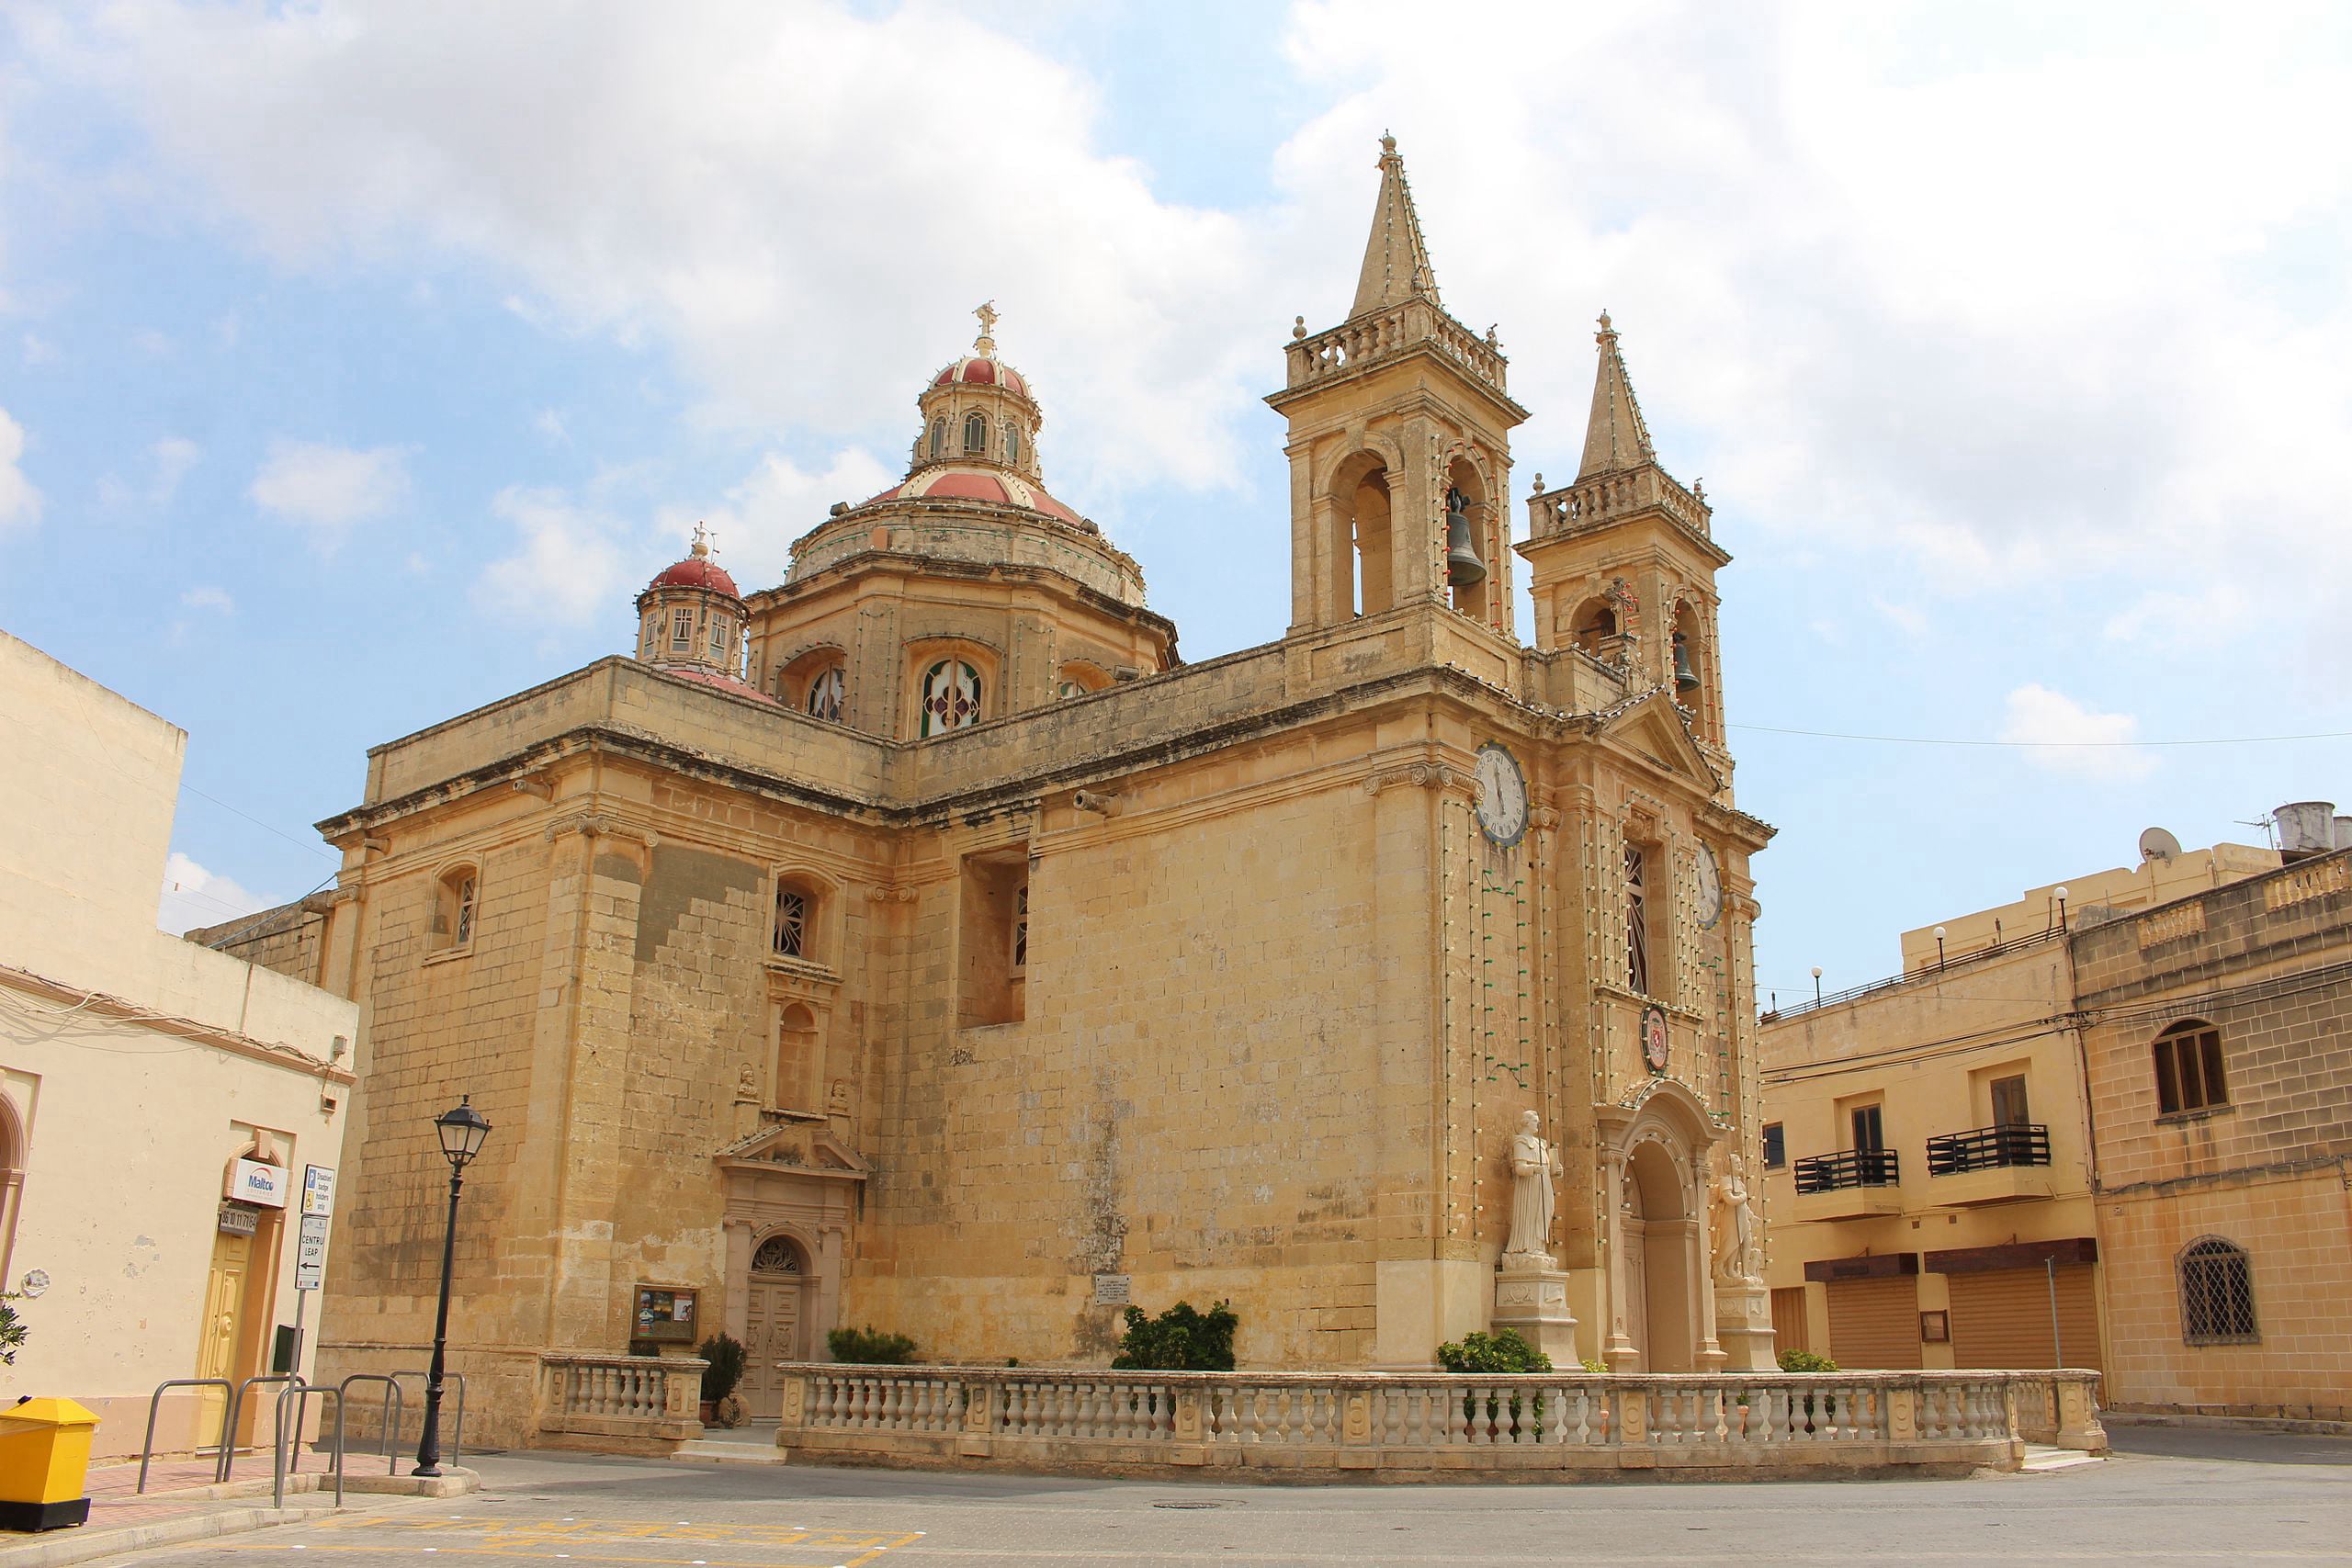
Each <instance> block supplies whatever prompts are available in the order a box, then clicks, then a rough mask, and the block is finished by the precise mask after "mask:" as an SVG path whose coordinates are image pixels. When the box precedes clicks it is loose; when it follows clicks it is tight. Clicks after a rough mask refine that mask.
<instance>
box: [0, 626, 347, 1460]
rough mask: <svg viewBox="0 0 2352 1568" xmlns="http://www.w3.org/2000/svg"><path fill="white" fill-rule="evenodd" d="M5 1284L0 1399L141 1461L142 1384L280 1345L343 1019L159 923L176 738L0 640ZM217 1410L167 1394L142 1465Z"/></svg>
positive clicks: (338, 1113) (335, 1090)
mask: <svg viewBox="0 0 2352 1568" xmlns="http://www.w3.org/2000/svg"><path fill="white" fill-rule="evenodd" d="M0 735H5V737H6V740H5V744H0V1280H5V1281H6V1289H7V1290H9V1291H11V1292H16V1293H17V1296H18V1297H19V1298H20V1299H18V1300H17V1301H16V1302H15V1303H12V1304H13V1305H14V1306H15V1308H16V1310H17V1314H18V1316H19V1318H20V1319H21V1320H22V1321H23V1322H24V1324H25V1325H26V1327H27V1330H28V1334H27V1338H26V1341H25V1344H24V1346H23V1348H21V1349H19V1350H18V1351H17V1358H16V1363H15V1365H14V1366H13V1367H10V1368H8V1369H7V1371H6V1387H7V1388H8V1389H9V1390H10V1391H11V1392H13V1393H23V1394H62V1395H67V1396H70V1397H72V1398H74V1399H77V1400H79V1401H80V1402H81V1403H82V1404H85V1405H87V1406H89V1407H90V1408H91V1409H92V1410H94V1411H96V1413H97V1414H98V1415H99V1416H100V1417H101V1422H100V1425H99V1427H98V1431H97V1436H96V1451H97V1452H99V1453H100V1454H108V1453H135V1452H137V1451H138V1450H139V1446H140V1441H141V1430H142V1427H143V1426H144V1423H145V1421H146V1417H147V1405H148V1399H149V1395H150V1393H152V1392H153V1390H154V1388H155V1386H156V1385H157V1384H158V1383H161V1382H165V1381H166V1380H170V1379H179V1378H192V1377H207V1378H225V1379H229V1380H232V1381H236V1380H242V1379H244V1378H247V1377H250V1376H253V1375H254V1374H255V1373H257V1372H265V1371H268V1370H269V1368H270V1366H271V1365H272V1363H273V1361H274V1360H277V1359H280V1358H282V1357H285V1356H288V1355H290V1354H291V1353H292V1345H291V1329H292V1327H293V1324H294V1319H295V1316H296V1312H295V1303H296V1291H295V1285H296V1279H297V1267H298V1258H297V1251H298V1247H297V1237H298V1235H299V1234H300V1224H301V1213H300V1210H301V1206H302V1193H303V1190H304V1186H303V1178H304V1174H305V1169H306V1168H308V1167H311V1166H315V1167H317V1168H320V1169H322V1170H324V1171H329V1172H332V1171H333V1170H334V1168H335V1167H336V1166H337V1165H338V1164H339V1163H340V1161H339V1152H340V1150H341V1148H342V1145H343V1126H344V1108H345V1105H346V1104H347V1102H348V1097H349V1094H350V1090H351V1087H352V1075H351V1073H350V1071H349V1069H348V1066H347V1064H348V1062H349V1060H350V1053H349V1046H350V1043H351V1041H352V1040H353V1039H354V1037H355V1036H356V1033H357V1032H358V1009H357V1008H356V1007H355V1006H354V1005H353V1004H352V1003H350V1002H348V1001H345V1000H344V999H343V998H339V997H334V996H331V995H329V994H328V993H326V992H325V991H322V990H320V989H318V988H317V987H313V986H307V985H304V984H301V983H300V982H299V981H296V980H292V979H288V978H287V977H286V976H282V975H278V974H275V973H272V972H271V971H269V970H267V969H265V968H261V967H259V966H257V965H255V964H248V963H244V962H243V961H241V960H238V959H235V958H231V957H228V956H227V955H225V954H222V953H212V952H208V951H206V950H205V949H203V948H201V947H198V946H196V945H194V944H192V943H189V942H181V941H177V940H175V938H173V937H171V936H168V935H166V934H165V933H164V932H163V931H159V930H157V929H156V925H155V908H156V894H157V890H158V887H159V886H160V885H161V882H162V878H163V873H164V860H165V857H166V854H167V853H168V852H169V849H170V843H171V831H172V815H173V807H174V804H175V800H176V798H177V795H178V789H179V773H180V762H181V758H182V754H183V751H184V750H185V748H186V746H187V733H186V732H185V731H183V730H181V729H179V728H175V727H174V726H173V725H171V724H168V723H166V722H165V721H164V720H163V719H160V718H158V717H156V716H154V715H153V714H151V713H148V712H147V711H145V710H144V709H142V708H140V707H138V706H136V705H132V704H131V703H129V702H127V701H125V700H124V699H123V698H121V697H119V696H118V695H116V694H114V693H112V692H110V691H108V690H107V689H106V688H105V687H103V686H101V685H98V684H97V683H96V682H93V681H90V680H88V679H87V678H85V677H84V676H82V675H80V674H77V673H75V672H74V671H72V670H70V669H68V668H67V667H66V666H64V665H62V664H61V663H59V662H58V661H57V660H53V659H51V658H50V657H49V656H48V655H46V654H44V653H42V652H40V650H39V649H34V648H32V647H30V646H28V645H27V644H26V643H23V642H20V641H18V640H17V638H15V637H10V636H8V635H7V634H6V633H5V632H0ZM313 1191H314V1193H315V1188H314V1189H313ZM313 1206H314V1207H316V1206H319V1204H318V1203H317V1201H316V1199H315V1196H314V1201H313ZM311 1305H313V1306H315V1298H314V1299H313V1301H312V1303H311ZM310 1316H311V1322H312V1323H315V1322H316V1321H317V1314H316V1313H315V1311H313V1312H312V1313H311V1314H310ZM303 1364H304V1366H305V1367H307V1366H308V1364H309V1359H308V1357H307V1355H305V1356H304V1358H303ZM224 1404H225V1400H224V1398H223V1396H222V1394H221V1393H220V1391H217V1390H215V1391H209V1392H207V1391H201V1390H198V1391H181V1392H179V1393H176V1394H175V1395H173V1396H169V1397H167V1398H166V1400H165V1401H164V1406H163V1408H162V1409H161V1410H160V1411H159V1416H160V1417H161V1418H160V1420H159V1423H158V1427H157V1447H158V1449H159V1450H170V1449H182V1450H184V1449H187V1448H188V1447H191V1446H194V1445H197V1444H200V1443H209V1442H211V1441H212V1440H213V1439H214V1438H215V1436H216V1435H217V1433H218V1431H219V1424H220V1418H221V1416H222V1414H223V1407H224ZM251 1429H252V1428H251V1427H246V1430H247V1431H248V1432H250V1431H251ZM265 1429H266V1428H265Z"/></svg>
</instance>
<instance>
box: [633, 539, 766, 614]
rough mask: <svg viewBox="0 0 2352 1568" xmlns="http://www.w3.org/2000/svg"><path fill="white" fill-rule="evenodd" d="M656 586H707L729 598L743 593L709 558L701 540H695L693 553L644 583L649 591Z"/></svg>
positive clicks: (708, 551) (707, 548)
mask: <svg viewBox="0 0 2352 1568" xmlns="http://www.w3.org/2000/svg"><path fill="white" fill-rule="evenodd" d="M657 588H707V589H710V590H712V591H713V592H719V593H724V594H726V595H727V596H728V597H729V598H730V599H741V597H742V596H743V595H742V592H741V590H739V589H738V588H737V587H736V586H735V580H734V579H733V578H732V577H730V576H729V575H728V573H727V569H726V568H725V567H723V566H721V565H719V564H718V562H717V561H715V560H713V559H711V558H710V547H709V546H708V545H707V544H705V543H704V542H703V541H702V540H700V539H696V540H695V548H694V553H693V554H692V555H689V556H688V557H686V558H685V559H684V560H682V561H680V562H678V563H677V564H676V565H674V566H671V567H665V568H663V569H662V572H661V574H660V575H659V576H657V577H655V578H654V580H653V581H650V582H649V583H647V584H646V585H645V591H646V592H649V593H650V592H653V590H655V589H657Z"/></svg>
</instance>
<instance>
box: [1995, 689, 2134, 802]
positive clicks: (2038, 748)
mask: <svg viewBox="0 0 2352 1568" xmlns="http://www.w3.org/2000/svg"><path fill="white" fill-rule="evenodd" d="M2139 730H2140V721H2139V720H2138V719H2137V718H2134V717H2133V716H2131V715H2130V714H2124V713H2100V712H2098V711H2097V710H2096V709H2093V708H2086V707H2085V706H2084V705H2082V704H2080V703H2078V702H2076V701H2075V699H2074V698H2072V697H2070V696H2067V695H2066V694H2064V693H2063V692H2053V691H2052V690H2051V689H2050V688H2049V687H2047V686H2043V685H2040V684H2028V685H2023V686H2019V687H2018V689H2017V690H2015V691H2013V692H2011V693H2010V694H2009V703H2008V716H2007V722H2005V723H2004V724H2003V725H2002V726H2001V737H2000V738H2001V739H2003V740H2005V741H2007V742H2008V743H2009V744H2011V745H2013V746H2022V747H2025V748H2026V749H2027V750H2026V752H2025V756H2026V758H2027V760H2028V761H2031V762H2032V763H2033V764H2034V765H2035V766H2037V767H2041V768H2047V769H2050V770H2051V771H2052V772H2053V773H2074V774H2076V775H2078V776H2080V777H2083V778H2090V779H2104V780H2109V781H2120V780H2128V779H2141V778H2145V777H2147V776H2148V774H2149V773H2153V772H2154V770H2155V765H2156V761H2155V759H2154V757H2152V756H2150V755H2149V754H2148V753H2147V752H2146V751H2144V750H2140V749H2139V748H2137V747H2135V746H2132V745H2131V741H2132V740H2133V739H2135V738H2136V737H2137V736H2138V734H2139Z"/></svg>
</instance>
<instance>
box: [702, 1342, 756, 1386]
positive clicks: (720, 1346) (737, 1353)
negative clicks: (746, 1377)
mask: <svg viewBox="0 0 2352 1568" xmlns="http://www.w3.org/2000/svg"><path fill="white" fill-rule="evenodd" d="M701 1355H702V1359H704V1360H706V1361H708V1362H709V1363H710V1365H708V1366H707V1367H705V1368H704V1369H703V1370H702V1396H703V1397H704V1398H705V1399H707V1400H712V1401H714V1402H715V1401H718V1400H721V1399H724V1398H726V1397H727V1396H728V1395H729V1394H730V1393H734V1392H735V1385H736V1384H738V1383H740V1382H742V1381H743V1367H744V1363H745V1362H746V1361H748V1360H749V1359H750V1357H749V1356H748V1355H747V1354H746V1353H745V1351H744V1349H743V1344H742V1341H741V1340H740V1339H737V1338H736V1337H734V1336H733V1335H731V1334H714V1335H712V1336H711V1337H709V1338H707V1339H706V1340H704V1341H703V1342H702V1345H701Z"/></svg>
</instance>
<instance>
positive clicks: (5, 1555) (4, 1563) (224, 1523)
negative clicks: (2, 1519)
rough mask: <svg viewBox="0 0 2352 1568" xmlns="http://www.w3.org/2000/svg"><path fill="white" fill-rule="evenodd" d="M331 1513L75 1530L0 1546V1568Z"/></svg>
mask: <svg viewBox="0 0 2352 1568" xmlns="http://www.w3.org/2000/svg"><path fill="white" fill-rule="evenodd" d="M333 1511H334V1510H333V1509H321V1508H223V1509H221V1510H220V1512H219V1513H215V1514H191V1515H189V1516H187V1517H185V1518H178V1519H157V1520H155V1521H154V1522H153V1523H152V1524H144V1525H132V1526H130V1528H128V1529H112V1530H99V1531H97V1532H96V1534H93V1533H91V1532H90V1531H89V1530H88V1529H76V1530H74V1531H71V1532H69V1533H67V1534H63V1535H59V1536H56V1537H54V1538H52V1539H51V1540H28V1541H24V1542H22V1543H20V1544H18V1545H15V1546H0V1568H62V1564H64V1563H68V1562H89V1561H90V1560H91V1559H92V1558H94V1557H112V1556H115V1555H117V1554H118V1553H122V1552H131V1551H146V1550H148V1549H149V1548H151V1547H157V1546H179V1545H182V1544H185V1543H186V1542H187V1541H191V1540H211V1539H212V1538H213V1537H215V1536H222V1535H243V1534H244V1533H246V1532H247V1531H249V1530H259V1529H269V1528H270V1527H271V1526H272V1525H290V1524H295V1523H298V1522H300V1520H303V1519H312V1518H316V1517H319V1516H320V1515H321V1514H322V1513H332V1512H333Z"/></svg>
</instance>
